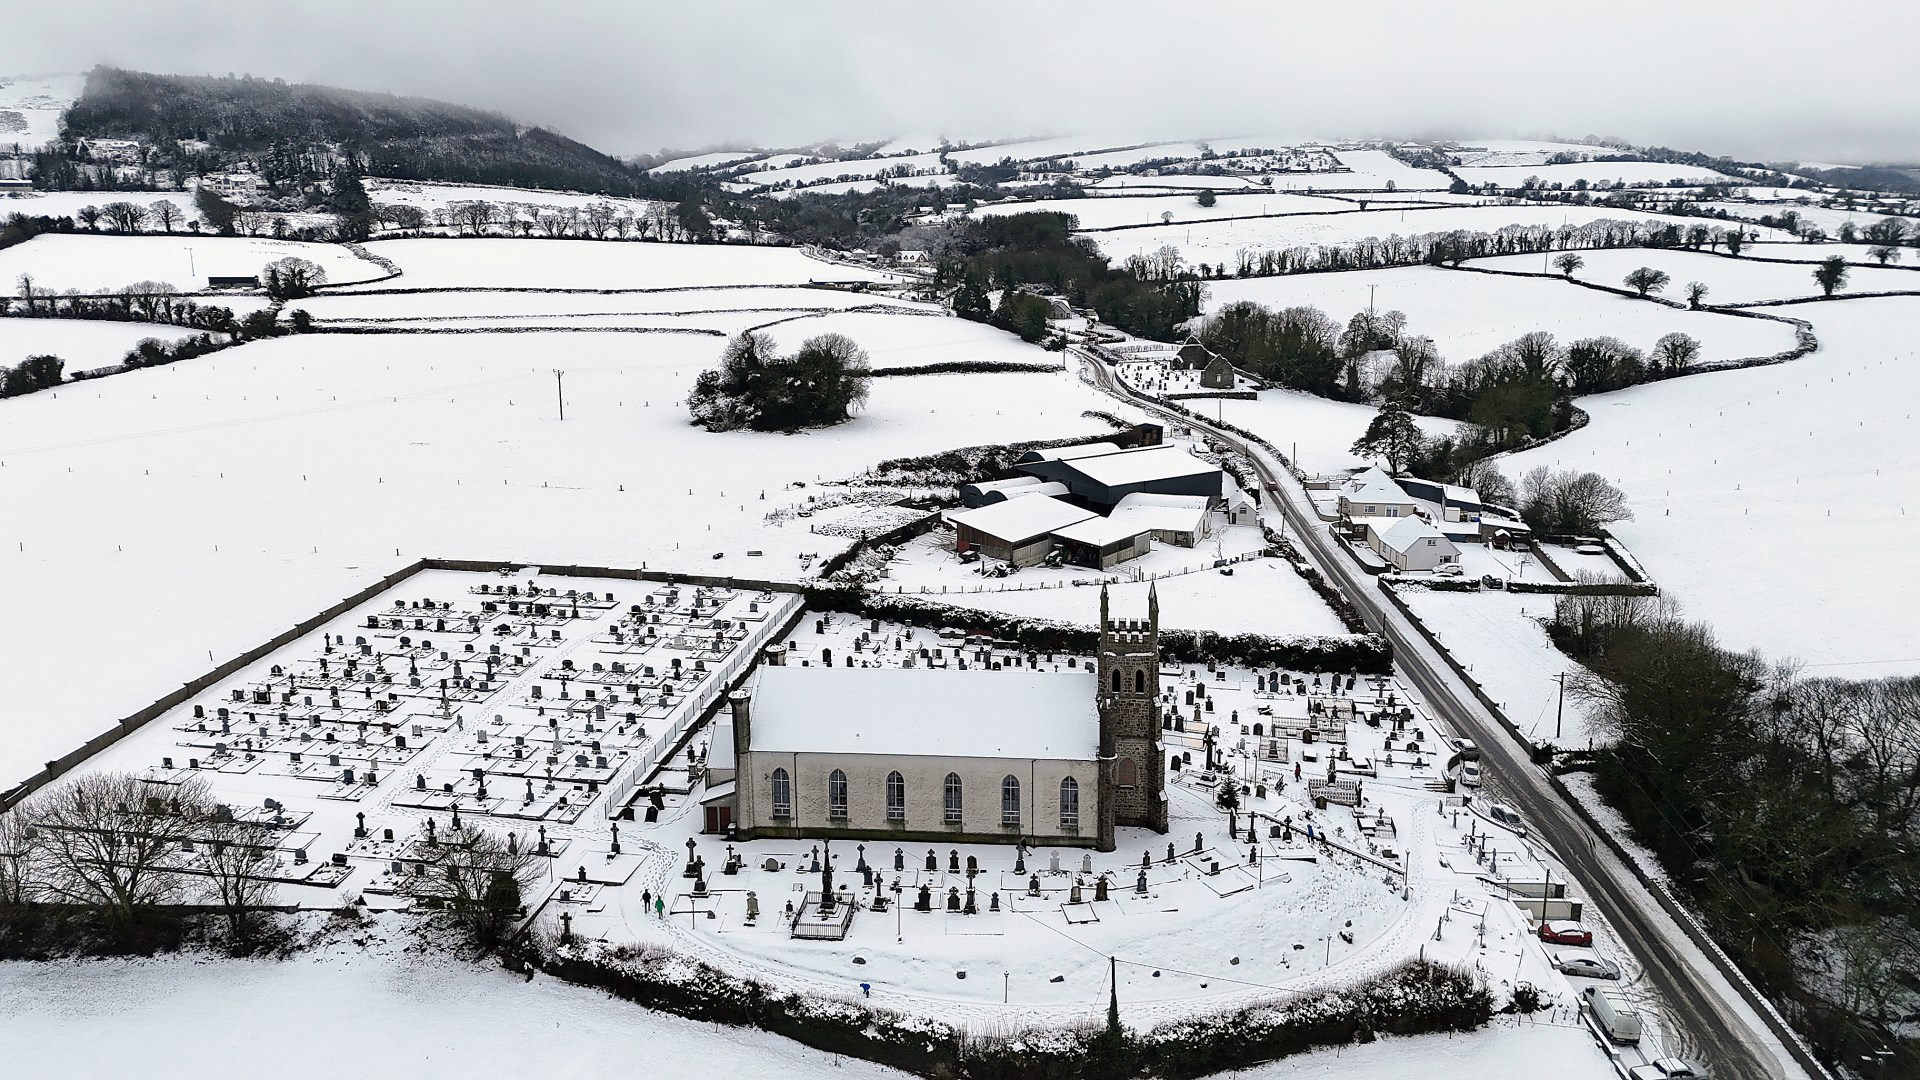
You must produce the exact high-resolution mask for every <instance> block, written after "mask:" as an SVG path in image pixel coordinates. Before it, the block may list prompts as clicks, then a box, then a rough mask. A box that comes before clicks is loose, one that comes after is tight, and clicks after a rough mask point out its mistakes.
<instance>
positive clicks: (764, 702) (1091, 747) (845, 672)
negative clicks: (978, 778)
mask: <svg viewBox="0 0 1920 1080" xmlns="http://www.w3.org/2000/svg"><path fill="white" fill-rule="evenodd" d="M1096 689H1097V687H1096V686H1095V679H1094V676H1093V673H1092V672H1088V671H1073V672H1043V671H1013V670H1002V671H987V670H982V669H977V668H976V669H971V670H967V671H960V670H957V669H942V668H829V667H762V668H761V669H760V674H759V676H758V683H757V684H756V685H755V687H754V691H753V704H752V710H753V745H752V749H753V751H754V752H756V753H760V752H772V753H795V754H888V755H896V756H907V755H919V756H933V757H1007V758H1055V759H1065V760H1071V761H1087V760H1091V759H1093V758H1094V757H1095V756H1097V755H1098V753H1099V750H1100V714H1099V712H1098V711H1097V709H1096V708H1095V705H1094V691H1095V690H1096Z"/></svg>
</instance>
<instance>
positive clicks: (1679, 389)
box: [1230, 253, 1920, 678]
mask: <svg viewBox="0 0 1920 1080" xmlns="http://www.w3.org/2000/svg"><path fill="white" fill-rule="evenodd" d="M1646 254H1657V253H1646ZM1695 258H1702V259H1704V258H1709V256H1695ZM1717 261H1723V262H1724V261H1726V260H1717ZM1785 269H1788V270H1792V269H1793V268H1792V267H1787V268H1785ZM1856 272H1857V271H1856ZM1677 276H1678V275H1676V277H1677ZM1791 310H1792V311H1793V312H1794V313H1795V314H1798V315H1802V316H1804V317H1807V318H1810V319H1812V320H1813V322H1814V328H1815V331H1816V332H1817V333H1818V334H1819V336H1820V342H1821V348H1820V351H1819V352H1817V353H1814V354H1813V355H1812V356H1809V357H1807V358H1805V359H1802V360H1798V361H1795V362H1793V363H1789V364H1782V365H1779V366H1775V367H1762V368H1752V369H1748V370H1744V371H1735V372H1724V373H1715V374H1709V375H1701V376H1695V377H1690V378H1684V379H1674V380H1671V381H1668V382H1662V383H1654V384H1651V385H1647V386H1639V387H1634V388H1632V389H1628V390H1623V391H1620V392H1618V393H1613V394H1603V395H1599V396H1596V397H1591V398H1584V399H1582V400H1581V401H1580V405H1581V407H1582V408H1584V409H1586V410H1587V411H1588V412H1589V413H1590V414H1592V417H1593V422H1592V423H1590V424H1589V425H1587V427H1585V428H1584V429H1582V430H1580V431H1577V432H1574V433H1573V434H1571V435H1569V436H1567V437H1566V438H1564V439H1562V440H1559V441H1557V442H1554V443H1550V444H1548V445H1546V446H1543V447H1540V448H1539V449H1536V450H1532V451H1529V452H1527V453H1524V454H1519V455H1516V456H1514V457H1512V458H1508V459H1505V461H1504V462H1503V466H1504V468H1505V471H1506V472H1507V473H1508V475H1509V476H1517V475H1519V474H1521V473H1523V472H1525V471H1526V470H1527V469H1530V468H1532V467H1534V466H1537V465H1552V466H1556V467H1559V468H1576V467H1577V468H1582V469H1595V470H1597V471H1599V472H1600V473H1602V474H1603V475H1605V476H1606V477H1608V478H1609V479H1612V480H1614V481H1615V482H1616V483H1618V484H1619V485H1620V486H1621V487H1622V488H1623V489H1624V490H1625V491H1626V493H1627V497H1628V500H1629V503H1630V505H1631V506H1632V508H1633V511H1634V515H1635V517H1634V520H1632V521H1627V522H1621V523H1619V524H1617V525H1615V526H1614V527H1613V529H1614V532H1615V533H1616V534H1617V535H1619V536H1620V537H1621V539H1622V540H1623V541H1624V542H1625V543H1626V545H1627V546H1628V548H1630V549H1631V550H1632V551H1633V552H1634V554H1635V555H1636V556H1637V557H1638V558H1639V559H1640V561H1641V563H1642V564H1644V565H1645V566H1646V568H1647V570H1648V572H1649V573H1650V574H1652V576H1653V577H1654V579H1655V580H1657V581H1659V582H1660V583H1661V585H1662V586H1663V587H1664V588H1665V589H1666V590H1667V591H1668V592H1670V593H1672V594H1673V595H1675V596H1677V597H1678V598H1679V599H1680V600H1681V602H1682V603H1683V604H1684V605H1685V609H1686V612H1687V614H1688V615H1690V616H1691V617H1693V618H1699V619H1704V620H1706V621H1707V622H1709V623H1711V624H1712V625H1713V627H1714V629H1715V630H1716V631H1717V632H1718V634H1719V635H1720V638H1721V639H1722V640H1723V641H1724V642H1726V643H1727V644H1729V645H1730V646H1732V647H1735V648H1747V647H1750V646H1757V647H1759V648H1761V649H1763V650H1765V651H1766V652H1768V653H1769V654H1771V655H1773V656H1776V657H1789V656H1791V657H1797V658H1798V659H1800V660H1802V661H1805V662H1806V663H1807V664H1808V665H1810V673H1814V674H1822V675H1845V676H1849V677H1860V678H1864V677H1869V676H1879V675H1892V674H1899V673H1907V672H1914V671H1920V649H1916V648H1915V645H1916V638H1915V637H1914V635H1913V634H1911V633H1910V632H1908V631H1907V628H1908V627H1909V626H1910V625H1911V612H1912V611H1913V610H1914V608H1915V607H1916V605H1920V584H1917V583H1916V579H1915V578H1914V577H1913V576H1912V575H1911V574H1907V573H1904V572H1902V571H1901V570H1900V564H1899V557H1898V556H1897V555H1894V554H1891V553H1895V552H1900V551H1904V550H1905V549H1906V548H1907V547H1909V546H1910V545H1912V544H1913V543H1914V542H1915V541H1916V539H1920V420H1916V413H1915V410H1914V406H1913V400H1914V398H1915V395H1916V392H1920V381H1917V380H1920V377H1917V376H1916V374H1915V371H1916V368H1915V362H1916V356H1915V350H1914V345H1913V341H1912V337H1911V334H1910V333H1909V330H1910V328H1911V327H1912V325H1913V320H1914V319H1915V318H1916V317H1920V298H1909V297H1888V298H1883V299H1860V300H1847V301H1840V302H1834V303H1828V304H1808V305H1803V306H1800V307H1797V308H1794V309H1791ZM1230 404H1231V403H1230Z"/></svg>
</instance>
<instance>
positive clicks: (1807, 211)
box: [1700, 192, 1913, 240]
mask: <svg viewBox="0 0 1920 1080" xmlns="http://www.w3.org/2000/svg"><path fill="white" fill-rule="evenodd" d="M1799 194H1801V195H1805V194H1806V193H1805V192H1800V193H1799ZM1700 207H1701V209H1704V210H1725V211H1726V212H1727V213H1728V214H1730V215H1732V216H1733V217H1736V218H1744V219H1757V218H1759V217H1760V216H1761V215H1762V214H1765V215H1767V216H1769V217H1780V216H1781V215H1783V214H1786V213H1787V212H1789V211H1791V212H1793V213H1794V214H1797V215H1799V218H1800V220H1801V221H1803V222H1805V223H1807V224H1809V225H1817V226H1819V227H1820V228H1821V229H1824V230H1825V231H1826V233H1827V235H1828V236H1838V235H1840V227H1841V226H1842V225H1846V224H1852V225H1853V227H1854V228H1856V229H1859V230H1860V231H1861V232H1865V231H1866V230H1867V228H1868V227H1869V226H1871V225H1872V224H1873V223H1874V222H1876V221H1880V220H1882V219H1884V218H1885V217H1887V216H1888V215H1885V214H1875V213H1871V212H1869V211H1866V210H1847V209H1844V208H1841V207H1826V206H1798V205H1795V206H1777V205H1773V206H1770V205H1767V204H1764V203H1762V204H1758V205H1756V204H1754V203H1744V202H1703V203H1701V204H1700ZM1905 221H1906V223H1907V226H1908V231H1909V232H1911V231H1912V226H1913V219H1911V218H1907V219H1905ZM1760 232H1761V234H1762V235H1763V236H1765V237H1766V238H1767V239H1769V240H1771V239H1775V238H1780V239H1787V238H1788V237H1787V234H1786V233H1784V232H1781V231H1779V230H1770V229H1766V228H1761V229H1760Z"/></svg>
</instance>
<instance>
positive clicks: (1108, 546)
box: [1053, 514, 1153, 570]
mask: <svg viewBox="0 0 1920 1080" xmlns="http://www.w3.org/2000/svg"><path fill="white" fill-rule="evenodd" d="M1053 535H1054V538H1055V539H1057V540H1059V541H1060V547H1061V550H1062V551H1063V552H1064V553H1065V555H1066V561H1067V562H1069V563H1072V564H1073V565H1075V566H1086V567H1091V568H1093V569H1095V570H1107V569H1110V568H1112V567H1115V566H1118V565H1120V564H1121V563H1123V562H1126V561H1127V560H1129V559H1137V558H1139V557H1140V556H1142V555H1145V554H1146V553H1147V552H1149V551H1152V550H1153V534H1152V532H1151V530H1149V529H1147V528H1146V527H1144V526H1142V525H1140V524H1139V523H1137V522H1131V521H1127V520H1125V519H1123V518H1120V517H1118V515H1117V514H1116V516H1115V517H1104V518H1102V517H1094V518H1088V519H1087V520H1085V521H1076V522H1074V523H1073V524H1071V525H1068V526H1067V527H1066V528H1064V529H1056V530H1054V534H1053Z"/></svg>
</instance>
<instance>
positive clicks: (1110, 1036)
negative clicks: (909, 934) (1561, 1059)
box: [507, 939, 1493, 1080]
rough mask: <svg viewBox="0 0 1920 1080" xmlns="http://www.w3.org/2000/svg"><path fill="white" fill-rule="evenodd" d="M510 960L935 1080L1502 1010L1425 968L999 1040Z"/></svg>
mask: <svg viewBox="0 0 1920 1080" xmlns="http://www.w3.org/2000/svg"><path fill="white" fill-rule="evenodd" d="M507 962H508V965H509V966H510V967H513V968H515V969H516V970H520V969H523V968H525V967H526V966H532V967H536V968H538V969H540V970H542V971H544V972H546V973H547V974H549V975H552V976H554V977H556V978H561V979H565V980H567V981H568V982H573V983H579V984H582V985H586V986H594V987H598V988H600V989H602V990H605V991H607V992H608V993H610V994H612V995H614V996H615V997H619V998H624V999H626V1000H627V1001H631V1002H635V1003H637V1004H639V1005H642V1006H645V1007H647V1008H651V1009H655V1010H658V1011H660V1012H666V1013H672V1014H674V1015H676V1016H683V1017H687V1018H689V1019H693V1020H700V1021H705V1022H708V1023H717V1024H726V1025H728V1026H731V1027H752V1028H759V1029H761V1030H765V1031H771V1032H774V1033H776V1034H780V1035H784V1036H786V1037H787V1038H790V1039H793V1040H795V1041H796V1042H799V1043H802V1044H804V1045H806V1046H810V1047H813V1048H815V1049H817V1050H823V1051H826V1052H828V1053H834V1054H844V1055H846V1056H848V1057H853V1058H859V1059H861V1060H865V1061H875V1062H879V1063H881V1064H885V1065H891V1066H893V1067H895V1068H899V1069H904V1070H906V1071H907V1072H910V1073H914V1074H916V1075H919V1076H928V1077H972V1078H987V1080H998V1078H1001V1077H1007V1078H1012V1077H1034V1078H1041V1080H1050V1078H1055V1077H1058V1078H1063V1080H1064V1078H1067V1077H1083V1076H1094V1075H1099V1076H1105V1077H1109V1078H1111V1080H1125V1078H1129V1077H1146V1076H1153V1077H1196V1076H1203V1075H1206V1074H1208V1073H1213V1072H1218V1071H1220V1070H1223V1069H1235V1068H1244V1067H1247V1066H1250V1065H1255V1064H1258V1063H1260V1062H1264V1061H1271V1060H1273V1059H1275V1058H1279V1057H1284V1056H1286V1055H1288V1054H1295V1053H1300V1052H1302V1051H1306V1050H1311V1049H1314V1048H1316V1047H1322V1046H1340V1045H1345V1044H1348V1043H1353V1042H1369V1041H1371V1040H1372V1039H1373V1038H1374V1037H1375V1036H1376V1035H1378V1034H1381V1033H1388V1034H1396V1035H1412V1034H1426V1033H1432V1032H1440V1031H1469V1030H1472V1029H1474V1028H1477V1027H1479V1026H1481V1025H1482V1024H1484V1023H1486V1022H1487V1021H1488V1020H1489V1019H1490V1018H1491V1017H1492V1015H1493V1002H1492V998H1491V996H1490V995H1489V994H1488V993H1487V991H1486V990H1485V989H1484V988H1482V987H1480V986H1479V985H1478V984H1477V983H1476V981H1475V980H1474V979H1473V977H1472V976H1471V975H1469V974H1467V973H1464V972H1461V971H1456V970H1454V969H1452V968H1447V967H1443V966H1441V965H1438V964H1431V963H1427V962H1424V961H1416V962H1414V963H1410V964H1408V965H1406V966H1405V967H1402V968H1399V969H1397V970H1394V971H1391V972H1388V973H1387V974H1385V975H1383V976H1381V977H1379V978H1377V979H1374V980H1373V981H1371V982H1367V983H1363V984H1361V985H1359V986H1355V987H1351V988H1348V989H1344V990H1335V991H1327V992H1322V993H1318V994H1312V995H1309V996H1306V997H1302V998H1298V999H1296V1000H1293V1001H1287V1002H1278V1001H1276V1002H1265V1003H1259V1004H1255V1005H1250V1006H1247V1007H1245V1008H1242V1009H1238V1010H1236V1011H1234V1012H1230V1013H1221V1014H1216V1015H1211V1016H1199V1017H1192V1018H1189V1019H1185V1020H1178V1021H1174V1022H1171V1023H1167V1024H1162V1025H1161V1026H1159V1027H1156V1028H1153V1029H1152V1030H1150V1031H1147V1032H1145V1033H1144V1034H1133V1033H1130V1032H1126V1031H1125V1030H1124V1029H1119V1028H1111V1029H1102V1028H1100V1027H1098V1026H1093V1025H1087V1026H1079V1027H1060V1028H1035V1029H1030V1030H1027V1031H1022V1032H1018V1033H1015V1034H1011V1035H1005V1036H991V1037H988V1036H978V1035H973V1034H971V1033H969V1032H967V1031H966V1030H965V1029H964V1028H960V1027H956V1026H955V1025H953V1024H949V1023H946V1022H945V1021H941V1020H936V1019H932V1018H930V1017H923V1016H915V1015H912V1014H907V1013H900V1012H895V1011H893V1010H890V1009H876V1008H873V1007H872V1006H870V1005H868V1004H867V1003H866V1002H864V1001H862V1000H859V999H857V998H853V997H851V996H849V997H846V998H836V997H822V996H816V995H808V994H803V993H798V992H794V991H786V990H780V989H777V988H775V987H772V986H769V985H767V984H766V983H763V982H760V981H758V980H755V979H747V978H741V977H739V976H735V975H731V974H728V973H727V972H725V971H722V970H720V969H719V968H716V967H714V966H712V965H710V964H707V963H704V962H702V961H700V960H696V959H693V958H692V957H689V956H685V955H682V954H679V953H675V952H672V951H670V950H667V949H661V948H652V947H634V946H613V945H608V944H606V943H604V942H587V943H574V944H569V945H560V944H558V943H557V942H554V941H552V940H550V939H549V940H533V941H529V942H528V943H527V944H526V946H525V948H524V950H523V951H522V952H521V953H518V954H516V955H514V956H512V957H510V958H509V959H508V961H507Z"/></svg>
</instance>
